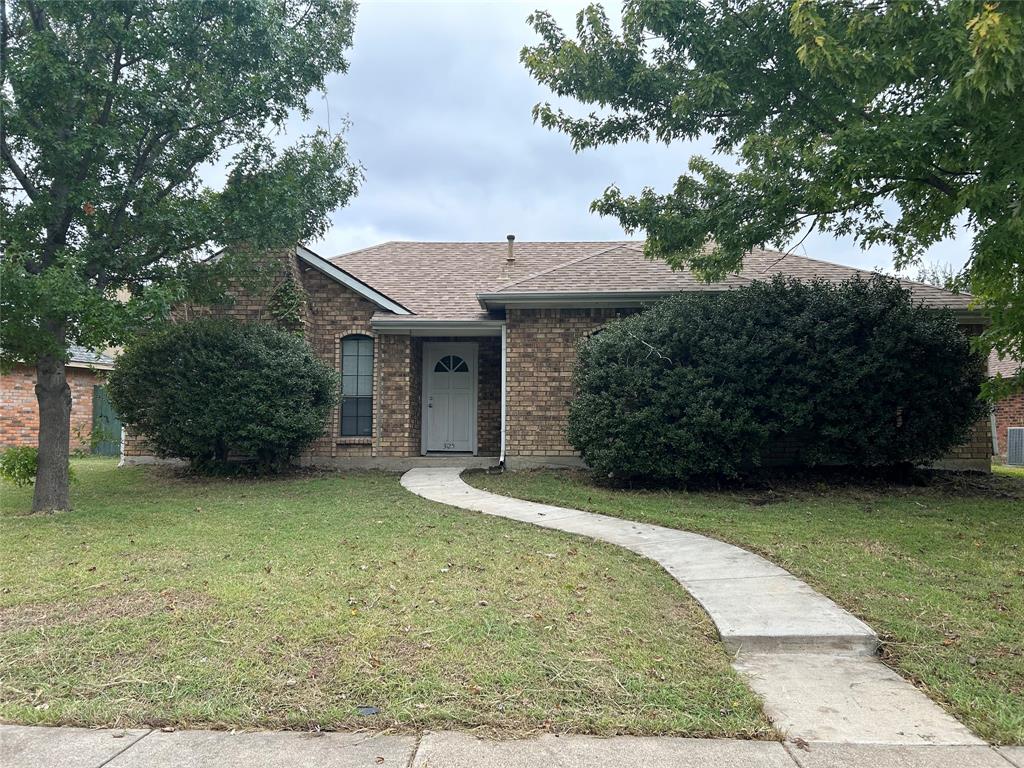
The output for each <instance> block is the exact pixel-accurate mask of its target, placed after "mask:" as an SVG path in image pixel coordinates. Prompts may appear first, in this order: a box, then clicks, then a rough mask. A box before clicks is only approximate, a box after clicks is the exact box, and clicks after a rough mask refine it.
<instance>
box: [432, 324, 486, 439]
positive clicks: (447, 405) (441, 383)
mask: <svg viewBox="0 0 1024 768" xmlns="http://www.w3.org/2000/svg"><path fill="white" fill-rule="evenodd" d="M476 357H477V345H476V344H474V343H458V344H449V343H440V342H424V344H423V449H424V451H459V452H467V453H468V452H475V451H476Z"/></svg>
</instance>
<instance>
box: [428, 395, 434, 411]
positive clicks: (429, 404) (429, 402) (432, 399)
mask: <svg viewBox="0 0 1024 768" xmlns="http://www.w3.org/2000/svg"><path fill="white" fill-rule="evenodd" d="M433 407H434V398H433V396H431V397H428V398H427V408H433Z"/></svg>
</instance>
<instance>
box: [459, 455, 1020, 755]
mask: <svg viewBox="0 0 1024 768" xmlns="http://www.w3.org/2000/svg"><path fill="white" fill-rule="evenodd" d="M1006 474H1008V475H1009V474H1010V473H1006ZM466 477H467V480H468V481H469V482H471V483H472V484H473V485H476V486H477V487H480V488H484V489H487V490H492V491H495V492H498V493H503V494H508V495H511V496H516V497H519V498H524V499H532V500H536V501H543V502H547V503H551V504H557V505H561V506H566V507H573V508H576V509H585V510H590V511H595V512H603V513H605V514H609V515H615V516H618V517H625V518H629V519H631V520H640V521H644V522H650V523H657V524H661V525H665V526H670V527H673V528H681V529H684V530H688V531H695V532H699V533H705V534H708V535H710V536H714V537H716V538H719V539H722V540H725V541H729V542H732V543H735V544H738V545H740V546H743V547H746V548H748V549H751V550H753V551H755V552H758V553H761V554H763V555H764V556H766V557H768V558H769V559H771V560H773V561H775V562H776V563H778V564H779V565H781V566H783V567H784V568H786V569H788V570H789V571H791V572H792V573H794V574H796V575H797V576H799V577H800V578H802V579H804V580H806V581H807V582H809V583H810V584H812V585H813V586H814V587H816V588H817V589H819V590H820V591H821V592H823V593H824V594H826V595H828V596H829V597H831V598H832V599H833V600H835V601H836V602H838V603H839V604H840V605H843V606H844V607H846V608H847V609H849V610H850V611H852V612H853V613H854V614H856V615H857V616H859V617H861V618H862V619H864V620H865V621H867V622H868V623H869V624H870V625H871V626H872V627H873V628H874V629H875V630H876V631H878V632H879V633H880V634H881V636H882V637H883V639H884V641H885V647H884V652H885V656H886V660H887V663H889V664H891V665H892V666H893V667H894V668H895V669H897V670H898V671H899V672H901V673H902V674H903V675H904V676H905V677H907V678H909V679H910V680H912V681H914V682H915V683H917V684H918V685H919V686H920V687H922V688H923V689H924V690H925V691H927V692H928V693H929V694H930V695H931V696H932V697H933V698H934V699H936V700H937V701H938V702H939V703H940V704H942V705H943V706H945V707H946V709H947V710H949V711H950V712H952V713H953V714H954V715H956V716H957V717H958V718H960V719H961V720H962V721H963V722H964V723H966V724H967V725H969V726H970V727H971V728H973V729H974V730H975V731H976V732H977V733H978V734H979V735H980V736H982V737H984V738H986V739H988V740H990V741H993V742H998V743H1010V744H1020V743H1024V533H1022V531H1024V482H1022V481H1021V480H1020V479H1019V478H1020V475H1019V474H1017V476H1016V477H1014V476H1008V477H993V478H992V479H990V480H979V479H970V478H967V479H961V480H959V481H956V482H952V483H944V484H943V485H942V487H929V488H912V487H889V486H881V485H879V486H874V487H863V486H862V487H849V486H846V487H828V486H824V485H819V486H817V487H813V486H811V487H808V486H804V487H802V488H791V489H789V490H787V489H782V490H776V491H775V492H768V491H764V490H761V491H732V492H726V491H723V492H700V493H698V492H692V493H687V492H681V491H675V492H667V491H661V492H659V491H646V492H645V491H630V490H614V489H609V488H604V487H598V486H595V485H594V484H592V483H591V482H590V479H589V478H588V477H587V476H586V475H584V474H582V473H569V472H562V473H558V472H536V473H514V474H504V475H500V476H488V475H483V474H467V476H466Z"/></svg>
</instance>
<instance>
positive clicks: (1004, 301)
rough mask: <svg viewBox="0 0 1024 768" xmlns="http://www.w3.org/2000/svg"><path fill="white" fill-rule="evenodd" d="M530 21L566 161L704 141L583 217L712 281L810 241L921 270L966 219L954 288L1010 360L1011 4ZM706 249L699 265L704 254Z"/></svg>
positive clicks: (1019, 271) (1018, 143) (708, 5)
mask: <svg viewBox="0 0 1024 768" xmlns="http://www.w3.org/2000/svg"><path fill="white" fill-rule="evenodd" d="M530 21H531V23H532V25H533V27H534V29H535V30H536V31H537V33H538V34H539V35H540V38H541V41H540V43H539V44H537V45H535V46H532V47H528V48H525V49H524V50H523V53H522V59H523V62H524V63H525V65H526V66H527V68H528V69H529V70H530V72H531V73H532V74H533V76H534V77H535V78H536V79H537V80H538V81H540V82H541V83H543V84H545V85H547V86H548V87H549V88H550V89H551V90H552V91H553V92H554V93H555V94H557V95H558V96H562V97H571V98H573V99H576V100H578V101H580V102H582V103H584V104H587V105H592V106H593V107H594V108H595V109H594V111H592V112H591V113H590V114H588V115H584V116H579V115H576V114H573V113H572V112H570V111H567V110H566V109H564V108H559V107H556V106H553V105H551V104H549V103H543V104H539V105H537V106H536V107H535V109H534V116H535V118H536V119H537V120H539V121H540V123H541V124H542V125H544V126H546V127H548V128H553V129H557V130H559V131H562V132H564V133H566V134H567V135H568V136H569V137H570V139H571V141H572V144H573V146H574V148H575V149H577V150H581V149H584V148H588V147H595V146H598V145H602V144H613V143H618V142H623V141H630V140H641V141H650V140H654V141H660V142H665V143H672V142H676V141H684V140H694V139H697V138H699V137H702V136H706V135H710V136H712V137H713V139H714V150H715V152H716V153H717V154H721V155H729V156H731V157H732V158H733V160H734V167H733V168H730V167H727V166H726V165H725V164H723V163H720V162H716V161H715V160H712V159H710V158H707V157H699V156H695V157H692V158H691V160H690V162H689V168H688V170H687V171H686V172H685V173H683V174H682V175H681V176H680V177H679V178H678V181H677V182H676V184H675V187H674V188H673V189H671V190H669V191H663V192H656V191H655V190H653V189H650V188H648V189H644V190H643V191H642V192H640V193H639V194H636V195H627V194H624V193H623V192H622V191H620V190H619V189H618V188H616V187H614V186H611V187H609V188H608V189H606V190H605V192H604V194H603V196H602V197H601V198H600V199H598V200H596V201H595V202H594V203H593V205H592V208H593V210H595V211H597V212H600V213H601V214H606V215H613V216H616V217H617V218H618V219H619V221H620V222H621V223H622V225H623V226H624V227H625V228H626V229H627V231H635V230H643V231H645V232H646V235H647V244H646V249H647V254H648V255H649V256H651V257H652V258H662V259H666V260H667V261H668V262H669V263H670V264H672V265H674V266H689V267H692V268H694V269H696V270H697V271H698V272H700V273H702V274H704V275H706V276H708V277H719V276H721V275H723V274H725V273H727V272H729V271H732V270H734V269H736V268H737V267H738V266H739V264H740V262H741V259H742V255H743V253H744V252H745V251H746V250H748V249H750V248H751V247H753V246H755V245H758V244H761V243H772V244H775V245H777V246H779V247H786V246H787V245H789V244H790V243H791V242H792V241H793V240H794V238H796V237H798V236H799V235H801V233H807V232H809V231H811V230H813V229H817V230H820V231H824V232H830V233H832V234H834V235H837V236H852V237H853V238H854V239H855V240H856V241H857V242H858V243H859V244H860V245H862V246H864V247H869V246H872V245H876V244H884V245H888V246H890V247H891V248H892V249H893V251H894V254H895V266H896V268H897V269H902V268H904V267H906V266H908V265H909V264H911V263H913V262H915V261H917V260H918V259H919V258H920V257H921V255H922V253H923V252H924V251H925V250H926V249H927V248H928V247H929V246H931V245H934V244H935V243H937V242H939V241H941V240H943V239H945V238H947V237H949V236H951V235H953V234H954V232H955V230H956V227H957V225H958V223H960V222H965V223H966V226H967V228H968V229H969V230H970V231H971V233H972V234H973V246H972V251H971V254H970V259H969V261H968V263H967V266H966V268H965V270H964V273H963V275H962V280H961V285H962V286H963V287H966V288H969V289H970V290H971V291H972V292H973V293H974V294H975V295H976V296H977V298H978V300H979V302H980V303H981V305H982V306H983V307H984V308H985V309H987V310H988V312H989V313H990V314H991V315H992V318H993V325H992V328H991V330H990V331H989V332H988V333H987V334H986V338H987V340H988V341H989V342H990V343H992V344H993V345H994V346H995V347H996V348H997V349H999V350H1000V351H1001V352H1003V353H1008V354H1010V355H1013V356H1016V357H1018V358H1020V359H1024V348H1022V344H1024V302H1022V301H1021V295H1022V290H1024V289H1022V286H1024V258H1022V251H1024V249H1022V247H1021V243H1022V242H1024V218H1022V210H1021V195H1022V185H1024V3H1016V2H994V1H985V0H917V1H915V2H885V3H882V2H874V1H873V0H858V1H855V2H824V1H819V0H796V1H795V2H790V0H672V1H671V2H664V1H663V0H626V2H625V3H624V5H623V8H622V27H621V32H617V31H616V30H615V29H614V28H613V25H612V24H611V23H610V22H609V20H608V17H607V16H606V14H605V12H604V11H603V9H602V8H601V7H600V6H598V5H591V6H589V7H588V8H587V9H585V10H584V11H582V12H581V13H580V14H579V15H578V17H577V24H576V36H575V37H574V38H573V37H570V36H568V35H566V33H565V32H563V30H561V29H560V28H559V27H558V25H557V24H556V23H555V21H554V19H553V18H552V16H551V15H550V14H548V13H545V12H537V13H535V14H533V15H532V16H531V17H530ZM709 241H713V243H714V248H713V249H712V250H702V247H703V246H705V245H706V244H707V243H708V242H709Z"/></svg>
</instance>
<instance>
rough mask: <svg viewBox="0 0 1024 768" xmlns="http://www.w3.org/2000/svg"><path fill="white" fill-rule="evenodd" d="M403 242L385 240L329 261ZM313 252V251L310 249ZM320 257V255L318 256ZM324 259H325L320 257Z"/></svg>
mask: <svg viewBox="0 0 1024 768" xmlns="http://www.w3.org/2000/svg"><path fill="white" fill-rule="evenodd" d="M399 242H403V241H401V240H385V241H384V242H383V243H375V244H374V245H367V246H364V247H362V248H356V249H355V250H354V251H345V252H344V253H339V254H338V255H337V256H331V257H330V258H329V259H327V260H328V261H334V260H335V259H344V258H345V257H346V256H355V255H356V254H357V253H365V252H366V251H372V250H373V249H374V248H382V247H383V246H385V245H391V244H392V243H399ZM310 250H312V249H310ZM318 255H319V254H318ZM320 258H324V257H322V256H321V257H320Z"/></svg>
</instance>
